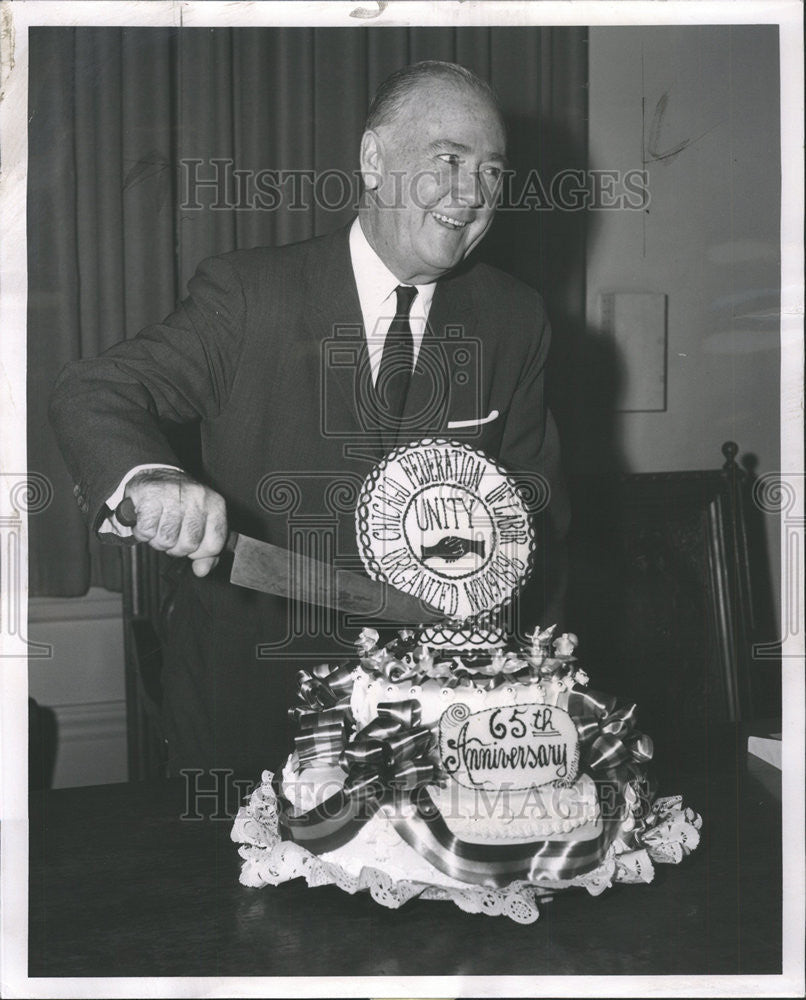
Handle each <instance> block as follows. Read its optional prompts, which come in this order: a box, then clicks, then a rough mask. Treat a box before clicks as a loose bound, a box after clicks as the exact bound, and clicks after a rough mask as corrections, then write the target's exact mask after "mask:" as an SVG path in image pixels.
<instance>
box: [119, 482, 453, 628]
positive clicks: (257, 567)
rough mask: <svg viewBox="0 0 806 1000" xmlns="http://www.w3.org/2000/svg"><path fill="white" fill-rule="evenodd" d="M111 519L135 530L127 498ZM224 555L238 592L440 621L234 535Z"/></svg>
mask: <svg viewBox="0 0 806 1000" xmlns="http://www.w3.org/2000/svg"><path fill="white" fill-rule="evenodd" d="M115 517H116V518H117V519H118V521H120V523H121V524H124V525H126V526H127V527H130V528H133V527H134V526H135V525H136V524H137V513H136V511H135V507H134V504H133V502H132V500H131V498H130V497H124V498H123V500H121V502H120V503H119V504H118V506H117V508H116V510H115ZM225 549H226V550H227V551H229V552H231V553H232V556H233V558H232V568H231V570H230V578H229V579H230V583H232V584H235V585H236V586H238V587H247V588H249V589H250V590H259V591H260V592H261V593H264V594H275V595H276V596H279V597H287V598H290V599H291V600H296V601H302V602H304V603H305V604H316V605H320V606H324V607H327V608H335V609H336V610H339V611H347V612H350V613H352V614H355V615H358V616H360V617H362V618H372V619H373V620H376V619H379V620H382V621H387V622H390V623H394V624H405V625H419V624H428V623H429V622H437V621H444V620H445V614H444V613H443V612H442V611H439V610H438V609H437V608H434V607H432V606H431V605H430V604H426V603H425V602H423V601H421V600H419V598H416V597H412V596H411V595H410V594H404V593H403V591H401V590H398V589H397V588H396V587H392V586H390V585H389V584H384V583H380V582H379V581H377V580H371V579H370V578H369V577H368V576H362V575H361V574H360V573H354V572H353V571H352V570H347V569H341V568H339V567H337V566H333V565H331V564H329V563H324V562H320V561H319V560H318V559H312V558H311V557H310V556H305V555H303V554H302V553H299V552H292V551H291V550H290V549H284V548H282V547H281V546H279V545H273V544H272V543H271V542H262V541H259V540H258V539H256V538H250V537H249V536H248V535H242V534H240V533H239V532H237V531H231V532H230V533H229V536H228V537H227V544H226V546H225Z"/></svg>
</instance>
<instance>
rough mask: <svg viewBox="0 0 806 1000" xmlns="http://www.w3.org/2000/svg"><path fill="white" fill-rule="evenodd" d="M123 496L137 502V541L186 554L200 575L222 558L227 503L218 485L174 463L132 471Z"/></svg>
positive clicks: (172, 552)
mask: <svg viewBox="0 0 806 1000" xmlns="http://www.w3.org/2000/svg"><path fill="white" fill-rule="evenodd" d="M124 495H125V497H128V498H129V499H130V500H131V502H132V503H133V504H134V510H135V514H136V516H137V523H136V524H135V525H133V526H132V534H133V535H134V537H135V538H136V539H137V541H138V542H147V543H148V544H149V545H150V546H151V548H152V549H157V550H158V551H160V552H167V553H168V555H169V556H187V557H188V558H189V559H190V560H192V562H193V572H194V573H195V575H196V576H206V575H207V574H208V573H209V572H210V570H211V569H212V568H213V567H214V566H215V565H216V564H217V563H218V556H219V554H220V552H221V550H222V549H223V548H224V545H225V544H226V541H227V508H226V504H225V502H224V498H223V497H222V496H220V495H219V494H218V493H216V492H215V490H211V489H209V488H208V487H207V486H203V485H202V484H201V483H197V482H196V480H195V479H191V478H190V476H188V475H186V474H185V473H184V472H179V471H178V470H174V469H148V470H145V471H143V472H138V473H137V474H136V475H134V476H132V478H131V479H130V480H129V482H128V484H127V485H126V491H125V494H124Z"/></svg>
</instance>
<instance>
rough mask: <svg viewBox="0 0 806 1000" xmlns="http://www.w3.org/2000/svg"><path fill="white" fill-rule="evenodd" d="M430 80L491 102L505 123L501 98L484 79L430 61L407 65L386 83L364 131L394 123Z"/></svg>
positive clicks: (369, 114)
mask: <svg viewBox="0 0 806 1000" xmlns="http://www.w3.org/2000/svg"><path fill="white" fill-rule="evenodd" d="M427 80H446V81H449V82H451V83H453V84H454V85H457V86H460V87H469V88H470V89H471V90H474V91H476V93H477V94H479V95H480V96H482V97H484V98H486V99H487V100H488V101H489V102H490V104H491V105H492V106H493V107H494V108H495V110H496V111H497V112H498V116H499V117H500V118H501V121H502V122H503V120H504V116H503V114H502V113H501V106H500V104H499V102H498V97H497V96H496V93H495V91H494V90H493V88H492V87H491V86H490V84H489V83H487V81H486V80H482V79H481V77H478V76H476V74H475V73H472V72H471V71H470V70H469V69H466V68H465V67H464V66H460V65H459V64H458V63H451V62H440V61H439V60H437V59H427V60H425V61H423V62H418V63H413V64H412V65H411V66H404V67H403V68H402V69H399V70H397V71H396V72H394V73H392V75H391V76H389V77H387V78H386V79H385V80H384V81H383V83H382V84H381V85H380V87H378V90H377V91H376V93H375V97H374V98H373V101H372V104H371V105H370V108H369V113H368V115H367V121H366V124H365V126H364V129H365V130H366V131H369V130H373V131H374V130H375V129H377V128H378V127H379V126H381V125H389V124H391V123H392V122H393V121H394V120H395V119H396V118H397V116H398V115H399V113H400V111H401V110H402V108H403V106H404V104H405V103H406V100H407V99H408V97H409V95H410V94H411V93H412V92H413V91H414V90H415V89H416V88H417V87H418V86H419V85H420V84H421V83H424V82H425V81H427Z"/></svg>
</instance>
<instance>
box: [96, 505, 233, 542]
mask: <svg viewBox="0 0 806 1000" xmlns="http://www.w3.org/2000/svg"><path fill="white" fill-rule="evenodd" d="M115 517H116V518H117V519H118V521H119V522H120V523H121V524H122V525H123V526H124V528H133V527H134V526H135V525H136V524H137V511H136V510H135V507H134V501H133V500H132V498H131V497H124V498H123V499H122V500H121V501H120V503H119V504H118V505H117V507H116V508H115ZM237 544H238V532H237V531H231V532H230V533H229V534H228V535H227V541H226V543H225V544H224V549H223V550H222V551H225V552H234V551H235V546H236V545H237Z"/></svg>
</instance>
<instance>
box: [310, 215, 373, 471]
mask: <svg viewBox="0 0 806 1000" xmlns="http://www.w3.org/2000/svg"><path fill="white" fill-rule="evenodd" d="M349 231H350V227H349V226H348V227H346V228H345V229H342V230H340V231H339V232H337V233H335V234H334V235H333V236H332V237H329V238H326V239H323V240H322V242H321V247H320V248H318V252H316V253H315V254H312V255H311V258H310V260H309V263H308V270H307V274H306V281H305V289H306V299H307V306H306V308H305V315H306V336H307V337H308V339H309V341H310V342H311V343H312V344H315V345H317V346H316V349H317V350H318V353H319V386H320V400H321V413H322V421H321V426H322V432H323V434H324V435H325V436H326V437H331V438H336V439H341V440H342V442H343V444H344V446H345V447H348V446H349V445H356V444H358V445H360V447H361V450H362V451H366V452H368V453H369V454H371V455H372V456H373V457H374V458H380V457H381V456H382V453H383V447H382V444H381V441H380V435H379V431H378V430H377V427H376V422H375V420H374V418H373V413H372V407H371V395H370V394H371V391H372V378H371V369H370V364H369V352H368V350H367V342H366V336H365V333H364V321H363V316H362V314H361V303H360V301H359V298H358V289H357V288H356V284H355V276H354V275H353V268H352V261H351V258H350V247H349Z"/></svg>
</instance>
